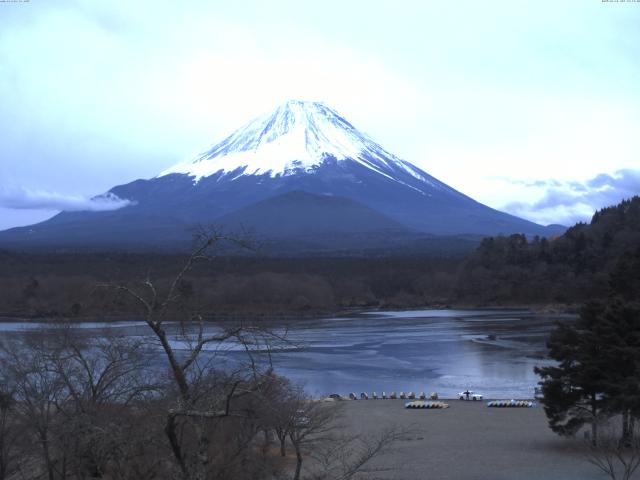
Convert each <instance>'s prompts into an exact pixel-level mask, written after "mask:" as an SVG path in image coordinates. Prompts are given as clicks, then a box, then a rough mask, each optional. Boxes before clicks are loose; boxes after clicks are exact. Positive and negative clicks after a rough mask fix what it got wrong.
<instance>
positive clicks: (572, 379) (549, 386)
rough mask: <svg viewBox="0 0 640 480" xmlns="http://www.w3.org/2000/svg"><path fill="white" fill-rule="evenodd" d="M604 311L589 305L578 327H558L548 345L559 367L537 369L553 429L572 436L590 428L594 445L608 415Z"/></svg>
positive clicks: (599, 307)
mask: <svg viewBox="0 0 640 480" xmlns="http://www.w3.org/2000/svg"><path fill="white" fill-rule="evenodd" d="M601 309H602V306H601V305H598V304H589V305H587V306H586V307H585V308H584V309H583V312H582V315H581V317H580V320H579V321H578V322H577V323H576V324H575V325H567V324H561V325H559V326H558V328H557V329H556V330H555V331H553V332H552V334H551V336H550V338H549V342H548V347H549V355H550V357H551V358H552V359H553V360H556V361H557V362H558V364H557V365H556V366H549V367H536V368H535V372H536V373H537V374H538V375H540V377H541V378H542V380H541V382H540V385H541V387H542V394H543V399H542V400H541V403H542V404H543V406H544V410H545V413H546V415H547V418H548V420H549V426H550V427H551V429H552V430H553V431H554V432H556V433H558V434H560V435H568V436H570V435H574V434H575V433H576V432H577V431H578V430H580V429H581V428H582V427H583V426H584V425H585V424H589V425H591V440H592V442H594V443H596V442H597V433H598V432H597V425H598V421H599V420H600V419H601V417H602V415H603V414H604V412H605V411H606V408H605V407H606V404H605V399H604V393H605V388H606V377H607V371H606V365H604V364H603V361H602V360H603V359H602V350H603V345H602V343H601V342H600V340H599V338H598V332H597V318H598V315H597V312H598V311H600V310H601Z"/></svg>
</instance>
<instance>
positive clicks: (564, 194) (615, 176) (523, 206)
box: [502, 169, 640, 225]
mask: <svg viewBox="0 0 640 480" xmlns="http://www.w3.org/2000/svg"><path fill="white" fill-rule="evenodd" d="M508 181H509V183H513V184H517V185H525V186H527V187H537V188H541V189H542V190H543V194H542V197H541V198H538V199H537V200H535V201H532V202H521V201H518V202H510V203H508V204H506V205H505V206H503V207H502V209H503V210H505V211H507V212H509V213H511V214H513V215H517V216H520V217H524V218H528V219H530V220H533V221H535V222H539V223H562V224H565V225H571V224H573V223H576V222H580V221H588V220H589V219H590V217H591V216H592V215H593V213H594V212H595V211H596V210H598V209H600V208H603V207H607V206H610V205H615V204H617V203H619V202H620V201H621V200H623V199H625V198H630V197H633V196H634V195H639V194H640V170H638V169H622V170H617V171H616V172H614V173H612V174H608V173H601V174H599V175H596V176H595V177H593V178H590V179H588V180H586V181H584V182H577V181H564V182H559V181H558V180H537V181H533V182H522V181H520V180H514V181H510V180H508Z"/></svg>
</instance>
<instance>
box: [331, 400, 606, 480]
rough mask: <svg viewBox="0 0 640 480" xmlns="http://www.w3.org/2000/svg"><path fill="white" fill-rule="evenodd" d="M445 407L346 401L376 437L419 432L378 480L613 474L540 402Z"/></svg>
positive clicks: (348, 419) (355, 420)
mask: <svg viewBox="0 0 640 480" xmlns="http://www.w3.org/2000/svg"><path fill="white" fill-rule="evenodd" d="M446 402H447V403H448V404H449V405H450V408H448V409H445V410H409V409H405V408H404V403H405V401H404V400H357V401H345V402H344V405H343V407H344V408H343V410H342V412H343V419H342V420H343V422H344V423H345V424H346V425H347V427H348V429H349V430H351V431H354V432H361V433H362V434H364V435H373V434H374V432H376V431H380V430H381V429H383V428H385V427H389V426H392V425H398V426H401V427H411V428H412V429H413V432H412V433H411V434H409V435H407V436H406V437H405V438H403V439H402V440H401V441H399V442H398V443H397V444H396V446H395V447H394V448H393V450H392V451H389V452H387V453H385V454H384V455H382V456H380V457H379V458H378V459H377V460H376V462H375V465H376V466H385V467H388V468H389V469H390V470H389V471H385V472H372V473H371V474H370V476H368V477H367V478H371V479H374V478H375V479H433V480H449V479H450V480H507V479H508V480H520V479H522V480H538V479H540V480H543V479H544V480H555V479H557V480H568V479H580V480H591V479H593V480H596V479H604V478H606V477H605V476H604V475H603V474H602V473H600V472H599V471H598V470H597V469H596V468H595V467H594V466H593V465H591V464H589V463H588V462H587V460H586V459H585V457H584V455H583V454H582V453H581V451H582V441H581V440H579V439H576V440H572V439H565V438H561V437H559V436H557V435H556V434H554V433H553V432H552V431H551V430H550V429H549V428H548V426H547V422H546V417H545V415H544V411H543V409H542V408H541V407H536V408H488V407H487V406H486V402H466V401H460V400H447V401H446Z"/></svg>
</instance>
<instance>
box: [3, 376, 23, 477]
mask: <svg viewBox="0 0 640 480" xmlns="http://www.w3.org/2000/svg"><path fill="white" fill-rule="evenodd" d="M14 410H15V399H14V397H13V392H11V391H10V390H8V389H6V388H5V386H4V385H0V480H5V479H7V478H9V477H10V476H11V475H12V474H13V472H14V471H15V470H16V469H17V458H18V449H17V448H16V447H17V445H16V442H17V440H18V437H19V435H20V430H19V428H18V425H17V422H16V418H15V414H14V413H15V412H14Z"/></svg>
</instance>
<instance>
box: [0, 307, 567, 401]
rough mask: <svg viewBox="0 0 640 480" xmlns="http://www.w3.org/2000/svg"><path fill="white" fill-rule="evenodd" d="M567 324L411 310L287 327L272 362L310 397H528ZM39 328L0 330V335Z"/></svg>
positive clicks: (135, 331) (135, 330) (233, 352)
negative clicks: (537, 369) (556, 332)
mask: <svg viewBox="0 0 640 480" xmlns="http://www.w3.org/2000/svg"><path fill="white" fill-rule="evenodd" d="M574 318H575V316H572V315H538V314H534V313H531V312H530V311H527V310H417V311H401V312H380V311H376V312H366V313H358V314H353V315H347V316H342V317H336V318H326V319H320V320H300V321H296V322H290V323H289V325H288V333H287V338H288V339H289V340H290V341H291V342H292V343H293V344H294V345H295V346H289V347H287V348H283V349H281V350H279V351H276V352H275V353H274V354H273V355H272V362H273V365H274V367H275V369H276V372H277V373H280V374H281V375H285V376H287V377H289V378H290V379H292V380H293V381H294V382H298V383H303V384H304V386H305V389H306V390H307V391H308V392H309V393H310V394H312V395H314V396H318V397H319V396H326V395H328V394H330V393H340V394H343V395H344V394H348V393H349V392H356V393H358V394H359V393H360V392H363V391H364V392H369V393H371V392H372V391H376V392H378V394H380V393H381V392H382V391H385V392H387V393H389V392H391V391H397V392H400V391H405V392H408V391H414V392H416V393H418V392H421V391H425V392H427V393H430V392H432V391H436V392H438V394H439V395H440V396H442V397H452V396H455V395H456V394H457V392H460V391H462V390H464V389H467V388H469V389H471V390H475V391H478V392H480V393H483V394H484V395H485V397H486V398H530V397H532V396H533V388H534V387H535V385H536V383H537V381H538V378H537V377H536V375H535V374H534V373H533V367H534V366H536V365H545V364H548V363H549V362H548V361H546V360H545V359H544V356H545V352H546V347H545V342H546V338H547V335H548V333H549V331H550V330H551V329H552V328H553V324H554V322H555V321H557V320H567V321H571V320H572V319H574ZM46 327H47V325H45V324H37V323H20V322H11V323H0V332H4V334H9V333H10V332H11V333H13V332H18V331H24V330H25V329H29V330H31V329H41V328H46ZM81 327H82V328H83V331H85V332H87V333H89V332H91V331H92V330H95V331H96V332H97V331H99V330H100V329H102V328H105V327H108V328H118V329H121V331H123V332H125V333H126V334H128V335H132V336H138V335H144V336H147V334H148V331H147V329H146V327H141V324H140V323H138V322H117V323H111V324H106V323H85V324H82V325H81ZM209 329H210V330H214V329H215V327H209ZM276 330H278V331H283V330H284V327H283V326H279V327H277V328H276ZM149 339H150V341H151V340H152V338H151V337H150V338H149ZM175 345H176V346H179V345H180V344H179V343H177V342H176V343H175ZM214 351H215V354H216V355H217V356H218V359H219V360H222V359H226V361H227V362H228V364H234V363H236V362H239V361H242V360H243V359H244V358H245V355H244V353H243V352H242V351H241V350H240V349H239V348H237V346H236V348H234V346H233V345H231V348H229V349H223V350H220V349H219V348H217V347H216V346H211V348H210V349H209V350H208V351H207V352H206V354H207V355H213V352H214ZM158 353H160V352H158ZM160 361H161V357H158V358H156V360H155V362H158V364H160ZM155 362H154V363H155Z"/></svg>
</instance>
